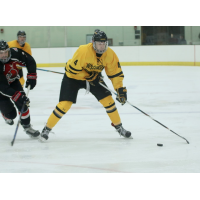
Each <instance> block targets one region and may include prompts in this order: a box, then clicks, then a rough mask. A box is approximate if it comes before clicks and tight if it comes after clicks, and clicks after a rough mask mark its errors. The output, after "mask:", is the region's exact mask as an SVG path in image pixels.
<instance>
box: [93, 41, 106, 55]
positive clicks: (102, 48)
mask: <svg viewBox="0 0 200 200" xmlns="http://www.w3.org/2000/svg"><path fill="white" fill-rule="evenodd" d="M93 47H94V50H95V51H96V52H97V53H99V54H102V53H104V52H106V50H107V48H108V41H95V42H93Z"/></svg>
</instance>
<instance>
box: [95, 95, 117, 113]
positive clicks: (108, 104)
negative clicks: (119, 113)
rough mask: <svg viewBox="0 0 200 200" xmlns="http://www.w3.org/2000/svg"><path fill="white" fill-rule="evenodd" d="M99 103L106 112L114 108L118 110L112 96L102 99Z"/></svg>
mask: <svg viewBox="0 0 200 200" xmlns="http://www.w3.org/2000/svg"><path fill="white" fill-rule="evenodd" d="M99 102H100V103H101V104H102V105H103V107H104V108H105V109H106V111H109V110H113V109H114V108H115V109H116V106H115V101H114V100H113V98H112V96H111V95H110V96H107V97H105V98H104V99H101V100H100V101H99Z"/></svg>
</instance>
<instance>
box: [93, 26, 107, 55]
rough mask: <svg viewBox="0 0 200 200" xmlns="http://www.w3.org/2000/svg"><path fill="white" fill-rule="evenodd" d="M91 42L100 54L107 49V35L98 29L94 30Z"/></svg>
mask: <svg viewBox="0 0 200 200" xmlns="http://www.w3.org/2000/svg"><path fill="white" fill-rule="evenodd" d="M92 43H93V48H94V50H95V51H96V53H99V54H102V53H104V52H106V50H107V49H108V38H107V35H106V34H105V33H104V32H103V31H100V30H99V29H96V30H95V32H94V35H93V37H92Z"/></svg>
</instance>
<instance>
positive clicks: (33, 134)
mask: <svg viewBox="0 0 200 200" xmlns="http://www.w3.org/2000/svg"><path fill="white" fill-rule="evenodd" d="M22 126H23V127H24V131H25V132H26V134H27V135H29V136H30V137H31V138H37V137H38V136H39V135H40V132H39V131H37V130H34V129H33V128H32V127H31V125H30V124H29V125H22Z"/></svg>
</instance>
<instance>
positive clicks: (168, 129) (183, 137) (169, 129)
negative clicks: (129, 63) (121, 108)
mask: <svg viewBox="0 0 200 200" xmlns="http://www.w3.org/2000/svg"><path fill="white" fill-rule="evenodd" d="M99 84H100V85H101V86H103V87H104V88H106V89H107V90H109V91H110V92H112V93H113V94H115V95H116V96H118V95H117V93H116V92H114V91H112V90H111V89H109V88H108V87H106V86H105V85H103V84H102V83H100V82H99ZM126 102H127V103H128V104H129V105H131V106H132V107H134V108H136V109H137V110H139V111H140V112H142V113H143V114H145V115H146V116H148V117H150V118H151V119H152V120H154V121H155V122H157V123H158V124H160V125H162V126H163V127H165V128H166V129H168V130H169V131H171V132H172V133H174V134H176V135H177V136H179V137H181V138H182V139H184V140H185V141H186V142H187V143H188V144H189V142H188V140H186V139H185V138H184V137H182V136H180V135H178V134H177V133H175V132H174V131H172V130H170V129H169V128H167V127H166V126H165V125H163V124H161V123H160V122H159V121H157V120H155V119H153V118H152V117H151V116H149V115H148V114H146V113H145V112H143V111H142V110H140V109H139V108H137V107H136V106H134V105H132V104H131V103H130V102H128V101H126Z"/></svg>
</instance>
